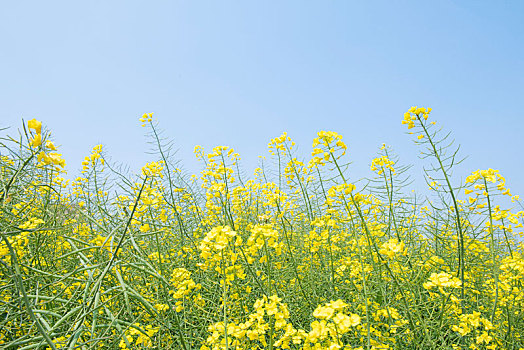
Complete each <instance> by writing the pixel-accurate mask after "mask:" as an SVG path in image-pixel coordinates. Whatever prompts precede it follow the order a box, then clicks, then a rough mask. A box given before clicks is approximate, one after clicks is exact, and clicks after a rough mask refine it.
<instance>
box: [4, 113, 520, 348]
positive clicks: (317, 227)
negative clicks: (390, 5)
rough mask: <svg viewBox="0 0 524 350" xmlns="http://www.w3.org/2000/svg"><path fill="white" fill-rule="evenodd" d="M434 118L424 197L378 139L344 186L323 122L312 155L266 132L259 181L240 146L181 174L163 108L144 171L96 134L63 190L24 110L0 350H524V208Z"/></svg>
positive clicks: (9, 148) (415, 118)
mask: <svg viewBox="0 0 524 350" xmlns="http://www.w3.org/2000/svg"><path fill="white" fill-rule="evenodd" d="M430 112H431V109H429V108H428V109H426V108H417V107H412V108H411V109H410V110H409V111H408V112H407V113H406V114H405V115H404V120H403V121H402V123H403V124H405V125H406V126H407V128H408V131H409V132H410V133H411V134H413V137H414V141H415V143H416V144H417V146H418V147H420V149H421V151H422V157H423V158H425V159H426V161H427V162H428V164H431V165H430V166H429V167H427V169H426V171H425V174H424V176H425V179H426V181H427V184H428V186H429V190H428V191H429V192H428V193H429V195H428V196H427V197H423V196H422V195H420V194H418V195H416V194H415V193H412V191H411V188H409V187H407V185H408V184H409V176H408V172H407V169H408V167H406V166H402V165H400V164H399V160H398V157H397V156H395V155H394V154H393V151H392V149H391V148H390V147H388V146H385V145H384V146H383V147H382V148H381V149H380V151H379V154H378V155H377V157H376V158H375V159H373V160H372V162H371V170H372V171H373V172H374V174H375V177H374V178H371V179H364V180H362V181H359V182H351V181H350V176H349V173H348V171H347V164H348V156H347V155H345V153H346V145H345V143H344V142H343V141H342V136H341V135H339V134H337V133H335V132H325V131H321V132H319V133H318V137H317V138H316V139H315V140H314V141H313V152H312V156H311V158H310V159H309V160H304V159H302V158H301V157H300V155H298V154H296V152H295V149H294V146H295V145H294V143H293V142H292V141H291V139H290V138H289V137H288V136H287V134H283V135H282V136H280V137H277V138H275V139H272V140H271V142H270V143H269V152H270V154H271V156H270V157H268V158H269V160H268V161H267V162H266V165H267V164H268V163H269V165H268V166H266V165H264V166H262V167H261V168H259V169H256V171H255V173H254V175H253V176H252V177H251V178H249V179H246V178H244V176H242V173H241V172H240V170H239V169H240V167H239V165H238V161H239V155H238V154H237V153H235V152H234V151H233V149H231V148H229V147H225V146H219V147H216V148H214V149H213V150H212V151H211V153H209V154H206V153H205V151H204V150H203V149H202V148H201V147H198V146H197V147H196V148H195V154H196V156H197V157H198V158H199V159H200V160H201V162H202V168H203V170H202V171H201V173H200V174H199V175H193V176H186V175H185V174H184V173H183V172H182V171H181V170H180V169H178V168H177V167H176V163H174V162H173V159H171V158H172V157H171V152H170V147H169V143H168V142H166V141H165V140H164V139H162V138H161V137H160V136H159V134H158V131H157V124H156V123H155V122H154V121H153V119H152V114H145V115H144V116H143V117H142V118H141V119H140V120H141V122H142V123H143V126H144V127H146V128H147V130H148V132H149V133H150V136H151V140H152V143H153V145H155V148H156V154H157V155H158V159H156V161H154V162H151V163H148V164H146V165H145V166H144V167H143V168H142V171H141V174H139V175H136V176H131V175H127V174H126V173H123V172H121V171H120V170H119V168H118V167H116V166H115V165H114V164H110V163H109V162H108V161H106V159H105V157H104V152H103V149H102V146H101V145H98V146H95V147H94V148H93V152H92V153H91V155H89V156H88V157H86V158H85V161H84V162H83V163H82V166H83V170H82V172H81V176H80V177H78V178H76V179H75V180H74V181H69V180H66V179H65V178H64V177H63V176H65V175H64V170H63V169H64V167H65V162H64V160H63V159H62V157H61V155H60V154H59V153H57V149H56V147H55V145H54V144H53V142H52V141H51V140H50V138H49V132H48V131H46V130H42V124H41V123H40V122H39V121H37V120H34V119H33V120H30V121H29V122H28V123H27V125H24V129H23V132H21V133H20V136H19V137H18V138H13V137H9V136H7V135H6V136H4V137H3V138H2V142H1V144H0V152H1V153H0V154H1V161H0V346H2V347H4V348H11V349H38V348H49V349H60V348H69V349H75V348H79V349H90V348H103V349H119V348H122V349H133V348H134V349H142V348H148V349H149V348H152V349H175V348H176V349H232V350H233V349H466V348H469V349H521V348H524V302H523V297H524V286H523V282H524V259H523V248H524V247H523V245H522V244H521V243H520V242H521V240H520V239H519V235H520V234H521V229H522V220H523V217H524V211H518V210H519V208H520V209H522V206H521V204H520V201H519V199H518V196H512V194H511V193H510V191H509V189H507V188H506V184H505V180H504V178H503V177H502V175H501V174H500V173H499V172H498V171H496V170H493V169H487V170H478V171H475V172H473V173H471V174H470V175H469V176H468V177H467V178H466V181H465V183H462V184H460V183H456V182H455V179H454V178H452V177H451V174H452V169H453V166H454V165H455V163H456V162H457V161H458V159H457V158H456V156H457V153H456V148H454V146H453V143H452V142H450V140H449V139H448V136H449V135H448V134H445V133H442V132H441V130H440V129H438V127H437V126H436V125H435V123H434V122H432V121H431V119H430V118H429V116H430ZM301 159H302V160H301ZM464 175H466V174H464Z"/></svg>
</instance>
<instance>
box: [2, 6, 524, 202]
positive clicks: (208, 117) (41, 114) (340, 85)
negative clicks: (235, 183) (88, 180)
mask: <svg viewBox="0 0 524 350" xmlns="http://www.w3.org/2000/svg"><path fill="white" fill-rule="evenodd" d="M0 44H1V46H0V47H1V50H0V127H5V126H11V127H14V128H16V127H19V126H20V124H21V118H25V119H26V120H28V119H31V118H37V119H39V120H42V121H43V122H44V124H45V125H47V127H49V128H50V129H51V130H53V132H54V137H55V140H56V143H58V144H60V145H62V147H61V151H62V152H63V154H64V157H65V159H66V161H67V162H68V168H69V174H70V175H71V176H74V174H75V173H76V171H77V170H78V169H79V168H80V162H81V161H82V159H83V157H84V156H85V155H87V154H89V152H90V150H91V147H92V146H93V145H95V144H98V143H102V144H104V145H105V146H106V149H107V151H108V153H109V154H110V155H111V156H112V157H113V159H115V160H118V161H121V162H124V163H127V164H129V165H131V166H132V168H133V169H138V168H139V167H140V166H141V165H143V164H144V163H146V162H147V161H151V160H153V159H152V157H151V156H150V155H148V154H146V153H145V150H146V149H147V144H146V139H145V138H144V137H143V132H144V130H143V129H142V128H141V127H140V123H139V121H138V118H139V116H140V115H141V114H142V113H144V112H154V113H155V114H154V116H155V118H156V119H158V120H159V122H160V127H161V128H162V129H163V130H164V131H165V134H166V135H167V136H169V137H171V138H172V139H174V141H175V145H176V147H177V148H178V149H179V152H178V158H179V159H181V160H182V163H183V164H184V165H185V167H186V168H188V169H189V170H194V169H196V168H197V163H196V160H195V159H194V157H193V155H192V151H193V147H194V146H195V145H196V144H200V145H202V146H204V147H206V148H208V149H209V148H211V147H213V146H215V145H229V146H232V147H234V148H235V149H236V150H237V151H238V152H239V153H240V154H241V156H242V158H243V164H244V168H245V169H246V171H248V172H249V173H251V171H252V169H253V168H254V167H255V166H256V164H257V162H258V158H257V156H258V155H267V151H266V146H267V143H268V141H269V140H270V139H271V138H272V137H276V136H279V135H280V134H281V133H282V131H287V132H288V133H289V135H290V136H291V137H292V138H293V139H295V140H296V141H297V143H298V144H299V146H300V149H301V152H302V154H303V155H305V156H308V155H309V153H310V150H311V140H312V139H313V137H314V136H315V133H316V132H317V131H319V130H334V131H337V132H339V133H341V134H343V135H344V140H345V141H346V143H347V144H348V146H349V152H348V154H349V159H350V160H351V161H353V162H354V165H353V166H352V168H351V169H352V171H353V173H354V178H355V179H356V178H360V177H362V176H366V175H369V170H368V169H369V168H368V167H369V163H370V161H371V159H372V158H373V156H374V155H375V153H376V151H377V149H378V147H379V146H380V145H381V144H382V143H383V142H386V143H388V144H390V145H391V146H392V147H393V148H394V149H395V150H396V151H397V153H398V154H399V155H400V156H401V160H402V161H403V162H404V163H417V161H418V159H417V152H418V149H417V148H416V147H415V146H414V145H412V143H411V137H409V136H408V135H405V134H404V131H405V126H403V125H401V124H400V121H401V119H402V115H403V112H404V111H405V110H407V109H408V108H409V107H410V106H411V105H418V106H431V107H433V110H434V112H433V116H432V118H434V119H435V120H437V122H438V123H439V124H440V125H442V126H443V127H444V128H445V130H451V131H452V132H453V135H454V137H455V139H456V140H457V141H458V142H459V143H461V144H462V146H463V148H462V150H463V152H462V154H463V155H469V158H468V159H467V161H466V162H465V163H464V167H463V169H464V170H463V172H461V173H457V175H459V177H460V175H462V176H463V177H465V176H466V175H467V173H468V172H469V171H471V170H476V169H478V168H488V167H492V168H496V169H500V171H501V172H502V174H503V175H505V176H506V177H507V185H508V186H509V187H510V188H512V189H513V192H514V193H515V194H517V193H520V194H521V195H524V182H523V181H522V179H523V177H522V172H523V170H524V166H523V162H522V158H524V157H523V156H522V149H523V146H524V145H523V137H522V131H523V129H524V113H523V106H522V103H523V100H524V1H518V0H515V1H358V2H357V1H316V2H313V1H236V2H233V1H183V2H180V1H165V2H161V1H83V2H80V1H62V2H58V1H10V2H7V1H5V2H3V3H2V4H1V5H0ZM415 169H419V168H415ZM461 171H462V168H461ZM416 175H420V173H418V174H416ZM457 179H458V177H457Z"/></svg>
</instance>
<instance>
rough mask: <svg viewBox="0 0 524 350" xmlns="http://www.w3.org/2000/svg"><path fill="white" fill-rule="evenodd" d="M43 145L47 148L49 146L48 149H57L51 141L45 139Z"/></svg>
mask: <svg viewBox="0 0 524 350" xmlns="http://www.w3.org/2000/svg"><path fill="white" fill-rule="evenodd" d="M45 146H46V147H47V148H49V149H50V150H52V151H56V150H57V149H56V146H55V145H54V144H53V143H52V142H51V141H47V142H46V143H45Z"/></svg>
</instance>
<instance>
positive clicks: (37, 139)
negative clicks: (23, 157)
mask: <svg viewBox="0 0 524 350" xmlns="http://www.w3.org/2000/svg"><path fill="white" fill-rule="evenodd" d="M41 144H42V134H36V135H35V137H34V138H33V139H32V140H31V147H38V146H40V145H41Z"/></svg>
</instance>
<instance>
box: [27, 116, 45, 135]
mask: <svg viewBox="0 0 524 350" xmlns="http://www.w3.org/2000/svg"><path fill="white" fill-rule="evenodd" d="M27 126H28V127H29V129H33V130H34V131H36V133H37V134H40V133H41V132H42V122H39V121H38V120H36V119H31V120H30V121H28V122H27Z"/></svg>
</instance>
